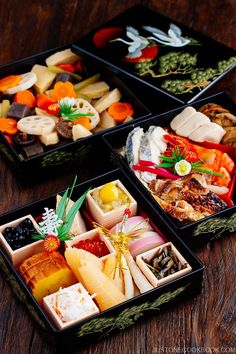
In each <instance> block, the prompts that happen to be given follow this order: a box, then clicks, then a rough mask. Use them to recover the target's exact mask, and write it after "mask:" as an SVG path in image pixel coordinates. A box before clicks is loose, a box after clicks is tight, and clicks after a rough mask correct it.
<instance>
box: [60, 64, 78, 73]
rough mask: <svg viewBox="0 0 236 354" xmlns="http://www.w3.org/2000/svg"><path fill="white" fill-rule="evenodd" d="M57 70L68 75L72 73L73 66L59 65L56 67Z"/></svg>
mask: <svg viewBox="0 0 236 354" xmlns="http://www.w3.org/2000/svg"><path fill="white" fill-rule="evenodd" d="M58 68H60V69H62V70H65V71H68V72H70V73H73V72H74V71H75V68H74V66H73V65H71V64H60V65H58Z"/></svg>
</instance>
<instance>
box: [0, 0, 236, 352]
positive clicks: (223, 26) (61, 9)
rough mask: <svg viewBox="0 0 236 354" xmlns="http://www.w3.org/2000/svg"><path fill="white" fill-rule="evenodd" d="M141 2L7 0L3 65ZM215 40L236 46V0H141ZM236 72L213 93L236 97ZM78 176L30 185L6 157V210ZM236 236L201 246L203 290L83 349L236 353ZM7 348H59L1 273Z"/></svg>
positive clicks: (0, 340) (1, 206)
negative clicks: (20, 179)
mask: <svg viewBox="0 0 236 354" xmlns="http://www.w3.org/2000/svg"><path fill="white" fill-rule="evenodd" d="M136 3H137V1H132V0H127V1H115V0H110V1H108V2H106V1H102V0H97V1H89V0H87V1H84V0H80V1H79V0H74V1H73V0H67V1H65V0H64V1H63V0H57V1H53V0H52V1H48V0H41V1H39V0H38V1H37V0H36V1H31V0H22V1H17V0H2V1H1V2H0V37H1V41H0V45H1V50H0V63H1V64H5V63H8V62H9V61H12V60H16V59H19V58H23V57H26V56H29V55H31V54H34V53H37V52H40V51H42V50H46V49H49V48H53V47H56V46H57V45H61V44H64V43H67V42H73V41H75V40H76V39H78V38H79V37H81V36H83V35H84V34H86V33H87V32H89V31H90V30H91V29H93V28H95V27H96V26H97V25H100V24H101V23H103V22H105V21H107V20H108V19H110V18H112V17H113V16H115V15H117V14H119V13H121V12H122V11H124V10H126V9H127V8H128V7H130V6H132V5H134V4H136ZM142 3H143V4H144V5H148V6H149V7H152V8H154V9H156V10H157V11H159V12H160V13H162V14H164V15H167V16H170V17H172V18H173V20H176V21H179V22H180V23H182V24H185V25H188V26H190V27H191V28H194V29H195V30H198V31H200V32H202V33H204V34H207V35H209V36H211V37H212V38H214V39H216V40H218V41H220V42H222V43H224V44H226V45H228V46H231V47H234V48H235V47H236V31H235V28H236V1H235V0H205V1H196V0H165V1H164V0H160V1H142ZM235 85H236V74H235V73H231V74H230V75H228V76H227V77H226V78H225V79H224V80H223V81H222V82H221V83H220V84H217V85H216V86H215V87H214V88H213V89H211V91H209V92H208V94H210V93H213V92H217V91H220V90H226V91H227V92H228V93H229V94H231V95H232V97H233V98H234V99H236V90H235ZM71 176H72V174H68V175H66V176H63V177H58V178H55V179H54V180H53V181H49V182H45V183H42V184H40V185H37V186H36V187H35V188H33V189H31V188H23V187H22V186H21V185H20V184H19V183H18V181H17V179H16V178H15V176H14V175H13V174H12V173H11V172H10V171H9V169H8V168H7V166H6V165H5V163H4V162H3V161H2V160H0V196H1V198H0V212H1V213H3V212H6V211H7V210H11V209H13V208H15V207H18V206H21V205H23V204H25V203H28V202H32V201H35V200H38V199H40V198H42V197H44V196H46V195H48V194H51V193H55V192H57V191H60V190H62V189H64V188H65V187H66V186H67V184H68V182H69V180H71ZM234 236H235V235H230V236H228V237H225V238H224V239H218V240H216V241H214V242H213V243H211V244H207V245H205V246H204V247H203V248H202V249H201V250H199V251H198V252H197V254H198V256H199V258H200V259H201V260H202V261H203V262H204V263H205V265H206V271H205V276H204V281H203V288H202V292H201V294H200V295H199V296H197V297H195V298H192V299H189V300H188V301H186V302H185V303H182V304H181V305H179V306H178V307H172V308H171V309H170V310H167V311H166V312H163V313H161V314H160V315H156V316H154V317H152V318H151V319H150V320H148V321H146V322H143V323H140V324H136V326H134V327H132V328H130V329H128V330H126V331H124V332H120V333H119V334H116V335H114V336H111V337H109V338H108V339H106V340H103V341H101V342H99V343H96V344H93V345H91V346H90V347H88V348H85V349H84V350H83V349H81V350H80V348H78V353H79V352H80V353H112V352H116V353H125V354H128V353H130V354H131V353H142V354H144V353H148V354H151V353H153V354H154V353H184V352H188V353H205V352H206V353H220V352H222V353H224V352H226V353H235V352H236V341H235V338H236V321H235V320H236V318H235V317H236V316H235V293H236V288H235V255H236V247H235V242H234ZM0 287H1V289H2V291H1V295H0V323H1V326H0V352H1V353H2V354H26V353H31V354H48V353H54V349H53V348H51V347H49V346H48V344H46V343H45V342H44V341H43V339H42V338H41V337H40V335H39V334H38V331H37V329H36V326H35V325H34V322H33V321H32V320H31V318H30V317H29V316H28V313H27V312H26V310H25V309H24V307H23V306H22V305H21V304H20V303H19V302H18V301H17V300H16V299H15V298H14V296H13V293H12V291H11V289H10V287H9V285H8V284H7V283H6V282H5V281H4V279H3V278H2V277H0Z"/></svg>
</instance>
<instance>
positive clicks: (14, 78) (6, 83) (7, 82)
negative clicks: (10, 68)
mask: <svg viewBox="0 0 236 354" xmlns="http://www.w3.org/2000/svg"><path fill="white" fill-rule="evenodd" d="M20 81H21V76H20V75H10V76H6V77H4V78H3V79H1V80H0V91H2V92H4V91H6V90H8V89H9V88H11V87H15V86H17V85H18V84H19V83H20Z"/></svg>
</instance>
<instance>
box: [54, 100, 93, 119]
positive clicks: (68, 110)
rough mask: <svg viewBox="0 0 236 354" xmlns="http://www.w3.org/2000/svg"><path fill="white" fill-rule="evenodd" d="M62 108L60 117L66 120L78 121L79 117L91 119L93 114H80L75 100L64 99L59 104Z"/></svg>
mask: <svg viewBox="0 0 236 354" xmlns="http://www.w3.org/2000/svg"><path fill="white" fill-rule="evenodd" d="M58 105H59V108H60V115H61V117H62V118H66V119H69V120H72V121H76V118H77V117H91V116H93V114H91V113H80V112H79V110H78V108H77V106H76V100H75V98H70V97H64V98H62V99H61V100H60V101H59V102H58Z"/></svg>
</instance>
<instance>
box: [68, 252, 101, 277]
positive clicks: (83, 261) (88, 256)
mask: <svg viewBox="0 0 236 354" xmlns="http://www.w3.org/2000/svg"><path fill="white" fill-rule="evenodd" d="M65 258H66V262H67V263H68V265H69V267H70V268H71V270H72V272H73V273H74V275H75V276H76V278H77V279H78V280H79V281H81V277H80V272H79V267H81V266H83V265H87V264H90V265H91V266H92V269H94V268H98V269H99V270H102V269H103V262H102V261H101V259H100V258H98V257H96V256H94V255H93V254H92V253H90V252H87V251H85V250H82V249H78V248H75V247H74V248H72V247H68V248H67V249H66V250H65Z"/></svg>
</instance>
